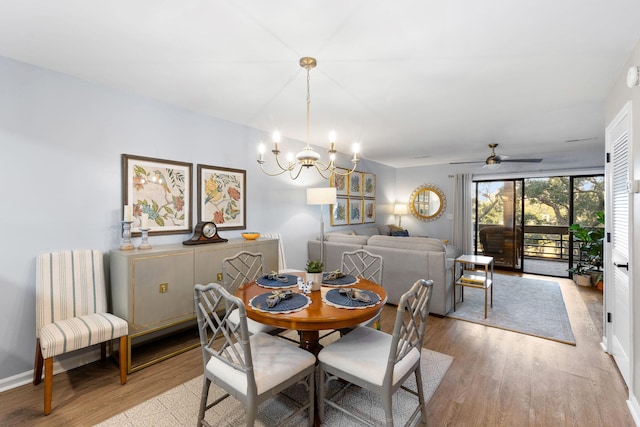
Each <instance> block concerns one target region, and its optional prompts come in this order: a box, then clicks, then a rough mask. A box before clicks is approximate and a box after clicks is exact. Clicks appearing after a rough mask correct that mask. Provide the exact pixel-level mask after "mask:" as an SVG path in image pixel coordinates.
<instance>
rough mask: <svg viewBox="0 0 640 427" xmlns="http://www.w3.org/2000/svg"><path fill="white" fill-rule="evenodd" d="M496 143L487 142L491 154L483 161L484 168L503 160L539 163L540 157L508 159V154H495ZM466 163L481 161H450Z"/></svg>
mask: <svg viewBox="0 0 640 427" xmlns="http://www.w3.org/2000/svg"><path fill="white" fill-rule="evenodd" d="M497 146H498V144H489V148H491V154H489V157H487V159H486V160H485V161H484V166H483V167H486V168H491V169H496V168H497V167H499V166H500V164H501V163H503V162H520V163H540V162H541V161H542V159H510V158H509V156H502V155H499V154H498V155H496V152H495V148H496V147H497ZM466 163H482V161H477V162H452V163H449V164H450V165H461V164H466Z"/></svg>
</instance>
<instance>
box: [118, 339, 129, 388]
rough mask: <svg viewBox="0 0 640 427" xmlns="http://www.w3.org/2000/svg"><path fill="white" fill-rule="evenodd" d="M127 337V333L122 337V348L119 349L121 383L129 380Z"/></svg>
mask: <svg viewBox="0 0 640 427" xmlns="http://www.w3.org/2000/svg"><path fill="white" fill-rule="evenodd" d="M127 339H128V337H127V336H126V335H125V336H122V337H120V348H119V349H118V352H119V353H120V384H126V382H127V353H128V347H127V344H128V343H127Z"/></svg>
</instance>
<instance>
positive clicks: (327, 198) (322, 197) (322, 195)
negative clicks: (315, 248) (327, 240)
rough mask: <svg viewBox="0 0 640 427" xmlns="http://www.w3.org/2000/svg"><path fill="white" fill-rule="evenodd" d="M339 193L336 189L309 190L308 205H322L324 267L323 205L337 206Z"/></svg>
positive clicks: (321, 253)
mask: <svg viewBox="0 0 640 427" xmlns="http://www.w3.org/2000/svg"><path fill="white" fill-rule="evenodd" d="M336 195H337V193H336V189H335V188H334V187H325V188H307V204H308V205H320V261H321V262H322V264H323V265H324V216H323V214H322V205H335V204H336V201H337V196H336Z"/></svg>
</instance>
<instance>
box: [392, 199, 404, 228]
mask: <svg viewBox="0 0 640 427" xmlns="http://www.w3.org/2000/svg"><path fill="white" fill-rule="evenodd" d="M393 214H394V215H398V227H402V215H406V214H407V205H405V204H404V203H402V204H401V203H396V205H395V206H394V207H393Z"/></svg>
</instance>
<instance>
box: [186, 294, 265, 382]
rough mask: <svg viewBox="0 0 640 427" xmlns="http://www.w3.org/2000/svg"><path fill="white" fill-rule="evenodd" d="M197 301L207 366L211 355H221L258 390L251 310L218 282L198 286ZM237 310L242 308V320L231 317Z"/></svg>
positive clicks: (201, 345) (220, 357)
mask: <svg viewBox="0 0 640 427" xmlns="http://www.w3.org/2000/svg"><path fill="white" fill-rule="evenodd" d="M194 302H195V307H196V316H197V319H198V332H199V334H200V347H201V348H202V360H203V362H204V365H205V367H206V365H207V363H208V362H209V359H210V358H211V357H215V358H217V359H218V360H220V361H222V362H224V363H225V364H227V365H229V368H232V369H235V370H237V371H239V372H242V373H243V374H244V375H246V377H247V383H248V386H249V390H251V387H253V390H254V393H255V378H254V377H253V375H252V373H253V370H252V361H251V347H250V345H249V336H250V334H249V330H248V328H247V311H246V308H245V306H244V304H243V303H242V300H241V299H240V298H238V297H235V296H233V295H231V294H230V293H229V292H228V291H227V290H226V289H225V288H224V287H223V286H221V285H219V284H218V283H209V284H208V285H199V284H198V285H195V288H194ZM234 310H238V314H239V318H240V321H239V322H232V321H230V320H229V316H230V315H231V313H232V312H233V311H234ZM214 341H215V346H214Z"/></svg>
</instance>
